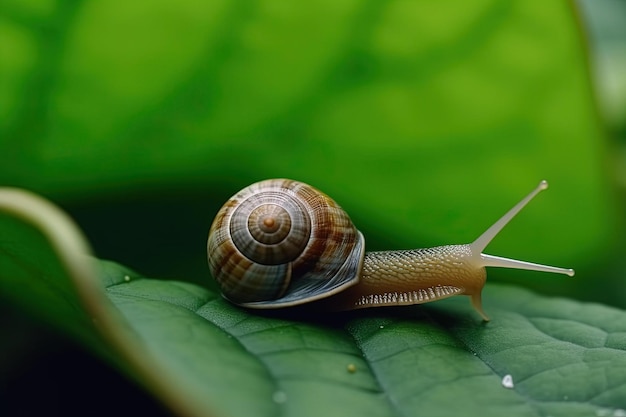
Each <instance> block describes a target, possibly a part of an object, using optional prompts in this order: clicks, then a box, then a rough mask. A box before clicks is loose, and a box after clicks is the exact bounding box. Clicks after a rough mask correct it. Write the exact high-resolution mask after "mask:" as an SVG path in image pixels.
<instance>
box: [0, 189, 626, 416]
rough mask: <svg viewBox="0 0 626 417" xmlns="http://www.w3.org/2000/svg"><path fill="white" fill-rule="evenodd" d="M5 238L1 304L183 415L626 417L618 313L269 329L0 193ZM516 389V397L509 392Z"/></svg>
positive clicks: (516, 302)
mask: <svg viewBox="0 0 626 417" xmlns="http://www.w3.org/2000/svg"><path fill="white" fill-rule="evenodd" d="M0 230H3V235H2V239H1V240H0V261H1V263H0V289H1V290H2V294H3V295H4V296H6V297H10V298H12V299H18V300H21V302H23V303H24V305H27V306H31V307H33V306H37V308H38V310H39V312H40V313H41V314H44V315H47V317H48V320H50V321H53V322H56V323H57V324H58V325H59V326H61V325H62V326H63V327H64V328H66V329H67V328H71V329H73V332H74V334H76V335H77V336H78V337H80V338H81V339H82V340H84V341H86V343H87V344H88V345H89V346H91V347H92V349H97V350H98V351H103V350H107V351H108V352H109V355H111V356H112V357H113V358H114V360H115V361H116V362H117V363H118V364H119V365H120V366H122V367H123V369H125V371H126V372H128V373H130V374H131V375H132V376H133V377H134V378H136V379H137V380H139V381H141V382H142V383H143V384H144V385H145V386H146V387H147V388H148V389H149V390H150V391H151V392H153V393H154V394H155V396H156V397H157V398H158V399H159V400H161V401H163V402H164V403H165V404H167V405H168V406H169V407H171V409H172V410H174V411H175V412H177V413H179V414H180V415H185V416H200V415H207V414H208V415H213V414H215V415H229V416H235V417H236V416H249V415H256V416H274V415H285V416H291V415H294V416H296V415H297V416H309V415H310V416H319V415H327V416H341V415H345V414H346V412H349V413H350V414H355V415H366V416H390V415H391V416H394V415H398V416H411V415H428V416H449V415H455V414H463V415H481V416H502V415H507V416H545V415H554V416H559V415H563V416H565V415H567V416H577V415H580V416H583V415H585V416H586V415H615V416H617V415H621V414H620V413H623V412H624V411H623V410H624V409H625V408H626V312H624V311H620V310H617V309H613V308H608V307H605V306H601V305H597V304H584V303H579V302H574V301H571V300H566V299H557V298H546V297H540V296H537V295H536V294H533V293H531V292H529V291H526V290H522V289H519V288H514V287H509V286H501V285H493V284H491V285H488V286H487V288H486V290H485V293H484V297H483V298H484V305H485V309H486V310H487V311H488V312H489V314H490V315H491V316H492V317H493V321H492V322H489V323H484V322H481V320H480V318H479V317H477V316H476V314H475V313H474V312H473V310H472V309H471V307H470V306H469V303H468V302H467V300H465V299H463V298H461V297H456V298H453V299H448V300H444V301H441V302H437V303H432V304H428V305H425V306H413V307H404V308H394V309H372V310H369V311H356V312H351V313H345V314H329V313H328V314H325V313H319V314H317V313H316V314H312V315H311V314H304V313H300V314H299V315H296V316H293V314H290V313H289V312H288V311H278V312H273V313H270V314H265V315H259V314H252V313H250V312H247V311H245V310H243V309H240V308H238V307H235V306H233V305H231V304H229V303H228V302H226V301H225V300H223V299H222V298H221V297H220V296H219V295H218V294H216V293H215V292H213V291H211V290H208V289H206V288H202V287H199V286H197V285H194V284H190V283H185V282H180V281H162V280H153V279H147V278H143V277H141V276H140V275H139V274H137V273H135V272H134V271H131V270H129V269H127V268H125V267H123V266H120V265H118V264H115V263H111V262H104V261H95V260H93V259H92V258H88V257H85V256H84V253H85V252H87V251H88V249H87V245H86V244H85V242H84V239H83V238H82V235H81V233H80V231H79V230H78V229H76V227H75V226H74V225H73V223H72V222H71V221H70V220H69V219H68V218H67V217H65V215H63V213H62V212H60V211H59V210H58V209H57V208H55V207H54V206H53V205H51V204H50V203H48V202H46V201H45V200H42V199H40V198H38V197H35V196H33V195H32V194H25V193H23V192H21V191H15V190H6V189H4V190H0ZM42 260H43V261H44V262H42ZM24 288H27V289H28V290H27V292H25V291H24ZM38 291H41V292H40V293H38ZM44 300H45V303H43V304H42V301H44ZM81 306H82V307H81ZM48 313H50V314H48ZM87 317H88V318H90V320H86V319H85V318H87ZM98 335H99V336H98ZM100 336H101V337H102V338H103V340H104V341H105V343H106V346H100V347H99V348H98V347H97V343H93V341H94V340H96V339H98V338H99V337H100ZM506 375H511V377H512V381H513V384H514V387H513V388H506V387H504V386H503V383H502V380H503V378H504V377H505V376H506ZM109 394H110V393H107V395H109Z"/></svg>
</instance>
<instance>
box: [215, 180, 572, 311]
mask: <svg viewBox="0 0 626 417" xmlns="http://www.w3.org/2000/svg"><path fill="white" fill-rule="evenodd" d="M547 186H548V184H547V182H545V181H542V182H541V183H540V184H539V185H538V186H537V187H536V188H535V189H534V190H533V191H532V192H531V193H530V194H529V195H527V196H526V197H525V198H524V199H522V200H521V201H520V202H519V203H518V204H517V205H515V206H514V207H513V208H512V209H511V210H509V212H507V213H506V214H505V215H504V216H503V217H502V218H501V219H500V220H498V221H497V222H496V223H494V224H493V225H492V226H491V227H490V228H489V229H487V231H485V232H484V233H483V234H482V235H481V236H480V237H479V238H478V239H476V240H475V241H474V242H472V243H470V244H464V245H446V246H438V247H433V248H426V249H415V250H399V251H380V252H367V253H366V252H365V239H364V238H363V235H362V234H361V232H359V231H358V230H357V229H356V227H355V226H354V224H353V223H352V221H351V220H350V217H349V216H348V215H347V214H346V213H345V212H344V211H343V210H342V209H341V207H340V206H339V205H338V204H337V203H336V202H335V201H334V200H332V199H331V198H330V197H328V196H327V195H326V194H324V193H322V192H321V191H319V190H317V189H316V188H314V187H311V186H310V185H307V184H304V183H302V182H298V181H292V180H287V179H272V180H265V181H261V182H258V183H255V184H252V185H250V186H248V187H246V188H244V189H243V190H241V191H240V192H239V193H237V194H236V195H234V196H233V197H231V199H229V200H228V201H227V202H226V204H224V206H223V207H222V208H221V209H220V211H219V212H218V214H217V216H216V217H215V220H214V221H213V224H212V226H211V229H210V231H209V239H208V243H207V252H208V259H209V268H210V270H211V273H212V275H213V277H214V278H215V279H216V280H217V282H218V284H219V286H220V289H221V291H222V294H223V296H224V297H225V298H226V299H228V300H230V301H231V302H233V303H235V304H238V305H241V306H243V307H247V308H265V309H269V308H282V307H290V306H296V305H300V304H304V303H311V302H316V301H318V300H323V306H324V308H333V309H336V310H349V309H357V308H367V307H379V306H393V305H409V304H421V303H426V302H431V301H435V300H439V299H443V298H447V297H451V296H454V295H460V294H464V295H468V296H470V299H471V302H472V305H473V306H474V308H475V309H476V311H477V312H478V313H479V314H480V315H481V316H482V318H483V319H484V320H489V318H488V317H487V315H486V314H485V312H484V311H483V309H482V302H481V291H482V288H483V286H484V285H485V280H486V270H485V267H487V266H493V267H508V268H516V269H527V270H535V271H544V272H554V273H561V274H566V275H570V276H572V275H574V271H573V270H572V269H564V268H557V267H551V266H545V265H539V264H534V263H529V262H524V261H518V260H513V259H507V258H500V257H497V256H491V255H486V254H483V253H482V251H483V250H484V249H485V247H486V246H487V245H488V244H489V242H491V240H492V239H493V238H494V237H495V236H496V235H497V234H498V232H499V231H500V230H502V228H503V227H504V226H505V225H506V224H507V223H508V222H509V221H510V220H511V219H512V218H513V217H514V216H515V215H516V214H517V213H518V212H519V211H520V210H521V209H522V208H523V207H524V206H525V205H526V204H527V203H528V202H529V201H530V200H531V199H532V198H533V197H534V196H535V195H537V194H538V193H539V192H540V191H541V190H544V189H546V188H547Z"/></svg>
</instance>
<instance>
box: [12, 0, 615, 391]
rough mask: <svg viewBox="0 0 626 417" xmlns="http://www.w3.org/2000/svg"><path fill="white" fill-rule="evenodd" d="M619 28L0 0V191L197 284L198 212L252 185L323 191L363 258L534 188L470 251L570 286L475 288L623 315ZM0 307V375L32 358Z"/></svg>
mask: <svg viewBox="0 0 626 417" xmlns="http://www.w3.org/2000/svg"><path fill="white" fill-rule="evenodd" d="M624 16H626V6H625V5H624V3H623V2H621V1H618V0H602V1H591V0H585V1H579V2H549V3H541V4H539V3H530V2H524V3H522V2H515V3H512V4H509V3H508V2H495V1H472V2H454V1H448V2H437V3H433V2H427V1H392V2H382V3H380V2H368V3H363V2H356V1H347V0H344V1H318V2H314V3H307V4H300V3H294V2H288V1H278V0H267V1H250V2H227V1H210V2H204V1H194V0H185V1H180V2H175V3H174V2H166V1H161V0H154V1H150V2H123V1H119V0H111V1H106V2H81V1H75V2H60V1H54V0H47V1H44V0H39V1H35V0H30V1H25V0H5V1H3V2H2V3H0V94H1V95H0V158H1V160H2V163H1V164H0V185H3V186H4V185H9V186H19V187H25V188H28V189H30V190H33V191H36V192H38V193H41V194H43V195H44V196H46V197H48V198H50V199H52V200H53V201H54V202H56V203H57V204H59V205H61V206H62V207H63V208H64V209H66V210H67V211H68V212H69V213H70V214H71V215H72V216H73V217H74V218H75V219H76V221H77V222H78V224H79V225H80V226H81V227H82V228H83V230H84V231H85V233H86V235H87V237H88V239H89V240H90V241H91V243H92V244H93V246H94V248H95V252H96V254H97V256H98V257H101V258H106V259H112V260H115V261H117V262H120V263H123V264H126V265H128V266H130V267H132V268H135V269H136V270H138V271H140V272H141V273H143V274H145V275H147V276H153V277H158V278H173V279H178V280H188V281H193V282H197V283H201V284H203V285H213V284H212V283H211V280H210V278H209V277H208V271H207V268H206V260H205V242H206V233H207V231H208V227H209V225H210V223H211V221H212V218H213V215H214V214H215V213H216V212H217V210H218V208H219V206H220V205H221V204H222V203H223V202H224V201H225V200H226V199H227V198H228V197H229V196H230V195H232V194H234V193H235V192H236V191H238V190H239V189H240V188H242V187H244V186H245V185H247V184H249V183H251V182H254V181H257V180H260V179H264V178H270V177H290V178H294V179H299V180H302V181H305V182H308V183H310V184H312V185H314V186H316V187H318V188H320V189H322V190H323V191H325V192H326V193H327V194H329V195H330V196H331V197H333V198H334V199H335V200H337V201H338V202H339V203H340V204H341V205H342V206H343V207H344V208H345V209H346V211H347V212H348V213H350V215H351V217H352V219H353V221H354V222H355V224H356V225H357V227H358V228H359V229H360V230H361V231H363V233H364V235H365V236H366V242H367V247H368V248H369V249H371V250H373V249H397V248H411V247H424V246H432V245H440V244H448V243H465V242H469V241H471V240H473V239H474V238H475V237H477V236H478V235H479V234H480V233H482V232H483V231H484V230H485V229H486V228H487V227H488V226H489V225H490V224H491V223H492V222H493V221H495V220H496V219H497V218H498V217H499V216H500V215H502V214H503V213H504V212H505V211H506V210H508V209H509V208H510V207H511V206H512V205H513V204H514V203H516V202H517V201H518V200H519V199H520V198H521V197H522V196H523V195H525V194H526V193H527V192H528V191H530V189H532V187H534V186H535V185H536V183H537V182H538V181H539V180H541V179H544V178H545V179H548V180H549V181H550V183H551V186H552V187H551V189H550V191H549V192H547V193H545V194H543V195H541V196H540V197H539V199H538V200H537V201H535V202H533V203H532V205H531V206H529V207H528V208H527V209H526V210H525V211H524V212H523V213H522V214H521V215H520V216H519V218H518V219H516V220H515V221H514V222H513V223H512V224H511V225H510V226H508V227H507V228H506V229H505V231H504V232H503V233H502V235H501V236H499V237H498V238H497V239H496V240H495V241H494V242H493V244H492V245H490V246H489V248H488V251H487V253H491V254H496V255H502V256H507V257H514V258H519V259H524V260H530V261H536V262H543V263H549V264H556V265H560V266H564V267H573V268H575V269H576V270H577V276H576V278H574V279H567V278H562V277H558V276H555V277H552V276H544V275H541V274H533V273H527V272H516V271H503V270H491V271H490V272H489V279H490V280H493V281H496V280H500V281H505V282H510V283H516V284H519V285H524V286H528V287H531V288H533V289H535V290H536V291H538V292H541V293H544V294H551V295H561V296H567V297H572V298H577V299H581V300H587V301H596V302H602V303H606V304H610V305H614V306H617V307H621V308H625V307H626V287H625V286H624V278H625V275H626V260H625V257H624V247H626V238H625V237H624V236H625V234H624V230H625V224H624V216H623V213H624V207H625V201H626V198H625V196H626V71H624V70H623V69H624V68H626V52H625V51H626V29H625V28H626V25H625V24H624V20H626V19H624ZM0 296H1V295H0ZM2 312H3V317H4V320H5V321H6V323H4V324H6V326H3V331H2V332H3V335H2V338H3V343H0V345H1V346H0V350H2V351H4V353H6V354H5V355H2V356H3V357H5V358H10V359H8V360H2V361H0V366H1V367H2V368H0V370H2V371H3V373H4V374H5V375H8V376H9V377H7V378H3V381H2V383H3V384H7V382H6V381H14V379H11V378H18V376H16V375H20V374H23V368H24V367H25V366H27V364H29V363H33V358H39V357H41V355H44V353H45V352H39V351H38V350H37V349H32V350H31V349H25V347H26V346H29V345H31V344H39V343H40V338H41V336H40V334H41V333H40V332H41V331H43V330H42V328H40V327H39V326H41V324H40V323H39V322H38V321H37V320H35V321H32V322H31V321H29V320H28V319H26V318H24V317H23V312H22V311H20V310H17V309H15V308H13V307H10V305H4V306H3V307H2ZM31 326H32V329H34V330H32V331H30V330H29V329H31ZM46 331H47V330H46ZM46 334H47V335H48V336H46V337H45V338H44V339H45V340H50V339H51V338H52V339H54V332H51V333H50V334H48V333H46ZM7 335H11V336H7ZM5 336H6V338H5ZM58 340H60V341H58ZM58 340H57V341H56V342H54V343H57V345H55V344H54V343H52V342H51V343H52V346H62V348H59V349H60V350H61V351H63V349H65V347H66V344H67V343H71V342H68V341H67V340H65V339H62V338H61V339H58Z"/></svg>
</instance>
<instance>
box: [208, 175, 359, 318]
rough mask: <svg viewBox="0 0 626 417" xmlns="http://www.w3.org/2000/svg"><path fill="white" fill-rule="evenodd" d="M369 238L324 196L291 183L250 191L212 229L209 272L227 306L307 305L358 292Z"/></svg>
mask: <svg viewBox="0 0 626 417" xmlns="http://www.w3.org/2000/svg"><path fill="white" fill-rule="evenodd" d="M364 246H365V244H364V239H363V235H362V234H361V233H360V232H359V231H358V230H357V229H356V228H355V226H354V225H353V224H352V221H351V220H350V218H349V217H348V215H347V214H346V213H345V212H344V211H343V210H342V209H341V207H339V205H337V203H335V201H333V200H332V199H331V198H330V197H328V196H327V195H326V194H324V193H322V192H321V191H319V190H317V189H315V188H313V187H311V186H309V185H307V184H304V183H301V182H297V181H292V180H287V179H272V180H265V181H261V182H258V183H255V184H252V185H250V186H248V187H246V188H244V189H243V190H241V191H240V192H239V193H237V194H236V195H234V196H233V197H231V199H230V200H228V201H227V202H226V204H224V206H223V207H222V208H221V209H220V211H219V212H218V213H217V216H216V217H215V220H214V221H213V224H212V226H211V230H210V231H209V240H208V244H207V252H208V258H209V267H210V270H211V273H212V275H213V277H214V278H215V279H216V280H217V282H218V284H219V286H220V288H221V291H222V294H223V295H224V297H226V298H227V299H228V300H230V301H232V302H234V303H236V304H240V305H243V306H245V307H251V308H279V307H287V306H292V305H297V304H302V303H306V302H309V301H313V300H316V299H320V298H324V297H327V296H329V295H332V294H335V293H337V292H339V291H342V290H343V289H344V288H346V287H349V286H351V285H354V284H356V282H358V280H359V273H360V270H361V267H362V263H363V256H364V252H365V250H364Z"/></svg>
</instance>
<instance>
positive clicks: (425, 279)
mask: <svg viewBox="0 0 626 417" xmlns="http://www.w3.org/2000/svg"><path fill="white" fill-rule="evenodd" d="M472 259H473V254H472V251H471V248H470V246H469V245H447V246H438V247H433V248H426V249H414V250H404V251H382V252H367V253H365V259H364V260H363V269H362V270H361V277H360V279H359V282H358V283H357V284H355V285H353V286H351V287H349V288H348V289H346V290H345V291H343V292H342V293H340V294H338V295H336V296H334V297H331V298H329V299H328V302H329V304H333V306H334V307H335V308H336V309H337V310H352V309H358V308H367V307H384V306H397V305H411V304H422V303H428V302H431V301H435V300H440V299H443V298H447V297H451V296H453V295H460V294H465V295H469V296H471V299H472V304H473V305H474V307H475V308H476V310H477V311H478V312H479V314H480V315H481V316H482V317H483V318H484V319H486V320H488V318H487V315H486V314H485V313H484V311H483V309H482V305H481V297H480V295H481V291H482V288H483V286H484V285H485V281H486V277H487V272H486V270H485V268H484V267H481V266H480V265H478V264H477V263H476V262H473V261H472Z"/></svg>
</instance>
